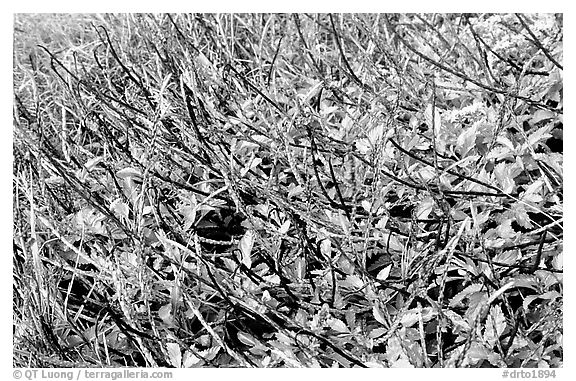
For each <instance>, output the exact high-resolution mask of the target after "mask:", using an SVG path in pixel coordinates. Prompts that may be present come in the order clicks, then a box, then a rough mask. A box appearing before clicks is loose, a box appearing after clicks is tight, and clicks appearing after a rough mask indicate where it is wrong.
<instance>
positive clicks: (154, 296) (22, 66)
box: [13, 14, 563, 367]
mask: <svg viewBox="0 0 576 381" xmlns="http://www.w3.org/2000/svg"><path fill="white" fill-rule="evenodd" d="M14 28H15V39H14V244H13V246H14V304H13V310H14V320H15V323H14V337H15V338H14V340H15V341H14V363H15V365H18V366H32V367H41V366H185V367H195V366H259V367H279V366H294V367H300V366H306V367H308V366H310V367H312V366H322V367H329V366H343V367H353V366H356V367H357V366H385V367H388V366H391V367H398V366H415V367H447V366H471V367H481V366H482V367H485V366H497V367H502V366H513V367H520V366H523V367H524V366H526V367H536V366H538V367H548V366H549V367H558V366H561V365H562V300H563V298H562V242H563V228H562V202H563V201H562V200H563V197H562V190H563V187H562V181H563V180H562V159H563V156H562V113H563V102H562V64H561V62H562V19H561V16H558V15H481V16H479V15H471V14H453V15H452V14H451V15H415V14H407V15H400V14H393V15H387V14H380V15H374V14H372V15H371V14H363V15H350V14H347V15H333V14H332V15H308V14H300V15H282V14H277V15H265V14H258V15H253V14H250V15H240V14H232V15H199V14H193V15H185V14H178V15H140V14H131V15H98V16H96V15H50V16H46V15H41V16H35V15H17V16H16V18H15V24H14Z"/></svg>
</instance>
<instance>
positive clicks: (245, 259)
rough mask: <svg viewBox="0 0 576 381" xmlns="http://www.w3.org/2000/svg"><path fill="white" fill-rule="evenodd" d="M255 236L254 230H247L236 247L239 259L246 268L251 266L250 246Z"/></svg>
mask: <svg viewBox="0 0 576 381" xmlns="http://www.w3.org/2000/svg"><path fill="white" fill-rule="evenodd" d="M255 236H256V232H254V230H248V231H247V232H246V233H244V236H242V238H241V239H240V242H239V243H238V248H239V249H240V253H241V258H240V261H241V262H242V264H244V266H246V267H248V268H251V267H252V248H253V247H254V237H255Z"/></svg>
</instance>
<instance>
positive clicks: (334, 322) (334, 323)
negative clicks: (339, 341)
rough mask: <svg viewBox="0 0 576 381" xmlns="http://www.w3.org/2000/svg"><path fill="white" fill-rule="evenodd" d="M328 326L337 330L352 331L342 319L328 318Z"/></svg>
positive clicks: (341, 331) (342, 331)
mask: <svg viewBox="0 0 576 381" xmlns="http://www.w3.org/2000/svg"><path fill="white" fill-rule="evenodd" d="M328 326H329V327H330V328H332V329H333V330H334V331H336V332H340V333H350V330H349V329H348V327H346V324H344V322H343V321H342V320H340V319H336V318H330V319H328Z"/></svg>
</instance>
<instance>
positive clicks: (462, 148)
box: [456, 124, 478, 157]
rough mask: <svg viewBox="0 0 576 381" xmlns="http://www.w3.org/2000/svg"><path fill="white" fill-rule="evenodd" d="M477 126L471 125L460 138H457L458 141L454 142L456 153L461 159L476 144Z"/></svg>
mask: <svg viewBox="0 0 576 381" xmlns="http://www.w3.org/2000/svg"><path fill="white" fill-rule="evenodd" d="M477 133H478V131H477V125H476V124H475V125H473V126H472V127H470V128H467V129H465V130H464V131H463V132H462V133H461V134H460V136H458V140H457V141H456V152H458V153H459V154H460V156H461V157H464V156H465V155H466V154H467V153H468V151H470V149H472V147H474V145H475V144H476V138H477Z"/></svg>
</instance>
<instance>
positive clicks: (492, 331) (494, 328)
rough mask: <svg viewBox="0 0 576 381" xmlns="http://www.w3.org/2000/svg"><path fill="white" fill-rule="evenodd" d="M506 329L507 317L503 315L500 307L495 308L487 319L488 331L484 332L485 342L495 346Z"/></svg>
mask: <svg viewBox="0 0 576 381" xmlns="http://www.w3.org/2000/svg"><path fill="white" fill-rule="evenodd" d="M505 329H506V317H505V316H504V314H503V313H502V308H500V306H499V305H496V306H493V307H492V308H491V309H490V313H489V314H488V317H487V319H486V330H485V331H484V340H485V341H486V342H487V343H488V344H490V345H491V346H494V345H495V344H496V343H497V342H498V340H499V339H500V336H502V333H503V332H504V330H505Z"/></svg>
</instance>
